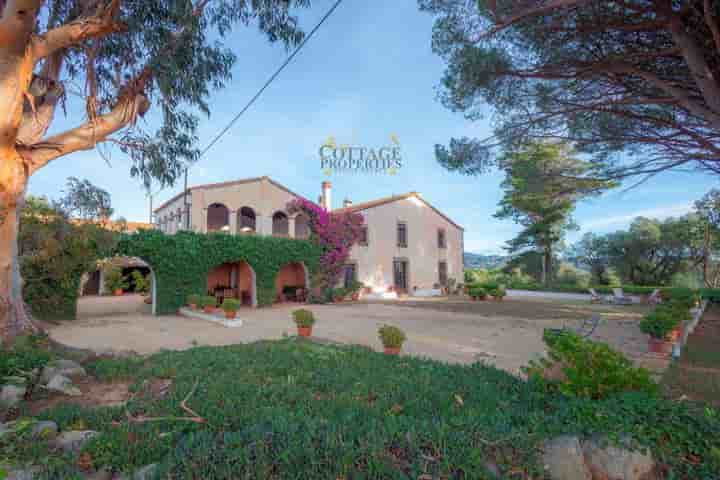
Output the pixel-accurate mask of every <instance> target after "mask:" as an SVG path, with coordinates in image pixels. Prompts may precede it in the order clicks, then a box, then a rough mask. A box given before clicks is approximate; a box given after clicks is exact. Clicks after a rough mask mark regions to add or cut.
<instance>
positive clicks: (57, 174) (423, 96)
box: [30, 0, 717, 253]
mask: <svg viewBox="0 0 720 480" xmlns="http://www.w3.org/2000/svg"><path fill="white" fill-rule="evenodd" d="M331 3H332V2H331V1H330V0H324V1H321V0H316V1H314V2H313V7H312V9H310V10H307V11H304V12H301V22H302V25H303V27H304V28H305V29H306V31H307V30H310V29H311V28H312V26H314V25H315V24H316V23H317V21H318V20H319V19H320V17H321V16H322V15H323V14H324V13H325V11H327V9H328V8H329V7H330V5H331ZM432 24H433V19H432V17H430V16H429V15H427V14H425V13H422V12H420V11H419V10H418V7H417V3H416V2H415V0H401V1H393V2H379V1H375V2H359V1H357V0H346V1H345V2H344V3H343V4H342V5H341V6H340V8H339V9H338V10H337V11H336V12H335V14H334V15H333V16H332V17H331V18H330V20H329V21H328V22H327V23H326V24H325V26H324V27H323V28H322V29H321V30H320V31H319V32H318V33H317V35H316V36H315V37H314V38H313V39H311V41H310V42H309V43H308V44H307V45H306V47H305V49H304V50H303V51H302V52H301V53H300V54H299V55H298V56H297V57H296V58H295V60H294V61H293V63H292V64H291V65H290V66H289V67H288V68H287V69H286V70H285V71H284V72H283V73H282V74H281V76H280V77H279V78H278V80H276V81H275V82H274V83H273V85H272V86H271V87H270V88H269V89H268V90H267V91H266V92H265V94H264V95H263V96H262V97H261V98H260V100H259V101H258V102H257V103H256V104H255V106H253V108H251V109H250V110H249V111H248V112H247V113H246V114H245V115H244V116H243V117H242V118H241V119H240V120H239V121H238V122H237V123H236V124H235V126H234V127H233V129H232V130H231V131H230V132H229V133H228V134H227V135H226V136H225V137H224V138H223V140H221V142H220V143H219V144H217V145H216V146H215V147H214V148H213V149H212V150H211V151H210V152H209V153H208V155H207V156H206V157H205V158H203V159H202V160H201V161H200V162H199V163H198V164H197V165H196V166H194V167H193V168H191V170H190V184H191V185H192V184H200V183H209V182H215V181H226V180H231V179H237V178H246V177H254V176H262V175H268V176H270V177H272V178H273V179H275V180H277V181H279V182H280V183H283V184H284V185H286V186H287V187H288V188H290V189H291V190H294V191H296V192H297V193H300V194H302V195H305V196H307V197H308V198H311V199H315V198H317V195H318V194H319V190H320V183H321V182H322V181H323V180H326V179H328V177H326V176H324V175H323V173H322V171H321V169H320V161H319V158H318V153H317V151H318V148H319V147H320V145H321V144H323V143H324V142H325V141H326V139H327V138H328V137H329V136H331V135H332V136H334V137H335V138H336V140H337V141H338V143H358V144H363V145H367V146H381V145H385V144H388V143H390V135H391V134H395V135H397V136H398V138H399V139H400V142H401V145H402V152H403V159H404V165H403V168H402V169H401V170H400V172H399V173H398V174H397V175H395V176H384V177H377V176H372V177H368V176H332V177H329V179H330V180H331V181H332V183H333V191H334V203H335V206H336V207H337V206H339V205H340V202H342V199H343V198H345V197H348V198H350V199H352V200H353V201H355V202H359V201H364V200H370V199H373V198H377V197H381V196H386V195H390V194H393V193H404V192H407V191H419V192H421V193H422V195H423V196H424V198H425V199H427V200H428V201H429V202H430V203H432V204H433V205H435V206H436V207H438V208H439V209H441V210H442V211H443V212H445V213H446V214H447V215H448V216H450V217H451V218H453V219H454V220H455V221H456V222H457V223H459V224H461V225H463V226H464V227H465V230H466V234H465V245H466V250H468V251H473V252H481V253H499V252H502V246H503V244H504V242H505V241H506V240H508V239H510V238H512V236H513V235H514V233H516V232H517V231H518V228H517V227H516V226H515V225H514V224H513V223H512V222H510V221H499V220H496V219H494V218H493V217H492V215H493V213H494V212H495V210H496V206H497V202H498V200H499V199H500V197H501V191H500V188H499V185H500V182H501V181H502V176H501V175H500V174H499V173H497V172H495V173H491V174H488V175H484V176H482V177H475V178H471V177H463V176H460V175H457V174H453V173H449V172H447V171H445V170H443V169H442V168H441V167H440V166H439V165H438V164H437V162H436V161H435V158H434V153H433V147H434V145H435V144H437V143H447V141H448V140H449V139H450V138H451V137H459V136H463V135H465V136H476V137H483V136H486V135H487V134H488V133H489V125H490V121H489V119H486V120H482V121H478V122H474V123H471V122H469V121H467V120H465V119H464V118H462V116H461V115H457V114H453V113H451V112H449V111H448V110H446V109H445V108H444V107H443V106H442V105H441V104H440V103H439V102H438V101H437V100H436V89H437V85H438V83H439V80H440V78H441V75H442V72H443V69H444V64H443V62H442V61H441V60H440V59H439V58H438V57H437V56H435V55H434V54H433V53H432V51H431V45H430V41H431V35H432ZM229 41H230V45H231V46H232V47H233V49H234V51H235V52H236V54H237V55H238V58H239V60H238V62H237V64H236V66H235V68H234V71H233V80H232V81H231V82H230V83H229V84H228V85H227V87H226V88H225V89H223V90H220V91H217V92H214V93H213V96H212V99H211V101H210V105H211V109H212V115H211V117H210V118H203V120H202V126H201V128H200V144H201V146H204V145H206V144H207V143H208V142H209V141H210V140H211V139H212V137H214V135H215V134H216V133H217V132H218V131H219V130H220V129H221V128H222V127H223V126H224V125H225V124H226V123H227V122H229V121H230V119H231V118H232V117H233V116H234V115H235V114H236V113H237V112H238V111H239V110H240V109H241V108H242V107H243V105H244V104H245V102H247V100H248V99H249V98H250V97H251V96H252V95H253V94H254V93H255V92H256V91H257V90H258V89H259V88H260V87H261V86H262V84H263V83H264V82H265V81H266V80H267V78H268V77H269V76H270V75H271V74H272V73H273V72H274V70H275V69H276V68H277V67H278V66H279V65H280V64H281V63H282V61H283V60H284V59H285V58H286V55H287V52H286V51H285V50H284V49H283V48H282V46H280V45H270V44H268V43H267V41H266V40H265V38H264V37H262V36H261V35H260V34H258V33H257V31H256V30H254V29H251V28H248V29H242V30H238V31H237V32H236V33H234V34H233V36H232V37H231V38H230V40H229ZM150 117H151V118H149V119H148V121H149V122H153V119H152V115H150ZM78 118H79V117H77V116H76V117H75V118H74V119H75V120H76V122H77V119H78ZM71 120H72V119H71ZM72 125H73V122H72V121H65V120H60V119H59V120H58V121H57V122H56V125H55V126H54V127H53V130H61V129H63V128H65V127H68V126H72ZM110 153H111V154H110V156H109V158H108V159H109V163H110V165H108V163H107V162H106V159H104V158H103V156H101V155H100V154H99V153H98V152H97V151H93V152H82V153H77V154H74V155H72V156H71V157H65V158H62V159H59V160H57V161H56V162H54V163H53V164H51V165H49V166H48V167H46V168H45V169H43V170H41V171H40V172H38V173H37V174H36V175H35V176H34V177H33V178H32V180H31V183H30V193H31V194H35V195H46V196H49V197H51V198H55V197H58V196H59V195H61V190H62V188H63V186H64V182H65V179H66V178H67V177H68V176H71V175H74V176H77V177H80V178H87V179H89V180H90V181H91V182H93V183H94V184H96V185H98V186H101V187H102V188H104V189H106V190H107V191H108V192H110V194H111V195H112V201H113V206H114V207H115V209H116V212H117V214H118V215H121V216H124V217H125V218H127V219H128V220H135V221H147V218H148V200H147V198H146V197H145V192H144V190H143V189H142V188H141V187H140V185H139V184H138V182H137V181H135V180H133V179H131V178H130V175H129V160H128V159H126V158H124V157H123V155H122V154H121V153H120V152H110ZM106 158H107V156H106ZM714 186H717V180H716V179H715V178H713V177H710V176H705V175H701V174H698V173H693V174H689V173H673V174H664V175H660V176H657V177H655V178H654V179H652V180H650V181H648V182H647V183H645V184H643V185H642V186H640V187H636V188H634V189H631V190H629V191H625V190H623V189H617V190H614V191H611V192H608V193H607V194H605V195H603V196H602V197H600V198H596V199H592V200H591V201H587V202H584V203H582V204H580V205H579V206H578V208H577V212H576V219H577V221H578V223H579V224H580V226H581V229H582V230H581V232H580V233H582V231H585V230H594V231H598V232H607V231H613V230H616V229H619V228H624V227H626V226H627V225H628V223H629V222H630V221H631V220H632V218H634V217H635V216H638V215H644V216H651V217H659V218H664V217H667V216H671V215H680V214H683V213H685V212H687V211H688V210H689V209H690V207H691V205H692V202H693V201H694V200H696V199H698V198H699V197H701V196H702V195H703V193H705V192H706V191H707V190H709V189H710V188H712V187H714ZM181 188H182V187H181V185H178V186H176V187H175V188H170V189H168V190H165V191H163V192H161V193H160V194H159V195H158V196H157V198H156V200H155V202H156V203H155V204H156V205H158V204H159V203H160V202H162V201H163V200H166V199H168V198H170V197H171V196H172V195H174V194H175V193H177V192H178V191H180V189H181ZM580 233H575V234H572V235H571V236H570V238H569V240H570V241H572V240H574V239H576V238H577V237H578V235H579V234H580Z"/></svg>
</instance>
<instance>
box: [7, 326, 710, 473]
mask: <svg viewBox="0 0 720 480" xmlns="http://www.w3.org/2000/svg"><path fill="white" fill-rule="evenodd" d="M89 370H90V371H91V373H92V374H93V375H94V376H96V377H97V378H99V379H102V380H104V381H111V380H117V379H121V378H126V379H130V380H131V381H132V386H131V389H130V390H131V391H132V392H133V393H132V400H131V401H130V402H129V404H128V409H127V411H126V410H125V408H124V407H111V408H95V409H90V408H83V407H79V406H69V405H58V406H54V407H52V408H51V409H49V410H45V411H43V412H42V413H39V414H38V415H37V417H38V418H42V419H53V420H55V421H56V422H58V424H59V426H60V428H61V430H67V429H86V428H88V429H93V430H98V431H100V432H102V435H101V436H99V437H97V438H96V439H94V440H92V441H91V442H90V443H89V444H88V445H87V446H86V447H85V450H84V453H85V455H84V456H83V457H82V458H83V462H84V463H86V464H87V463H91V464H92V465H93V466H95V467H102V466H105V467H110V468H111V469H113V470H115V471H130V470H132V469H133V468H135V467H140V466H143V465H147V464H149V463H154V462H157V463H159V464H160V471H159V472H158V474H159V475H160V476H158V477H157V478H173V479H175V478H177V479H180V478H188V479H189V478H197V479H205V480H210V479H240V478H248V479H280V478H283V479H285V478H294V479H311V478H312V479H315V478H318V479H344V480H351V479H364V478H373V479H406V478H408V479H418V478H423V479H435V478H437V479H448V478H458V479H460V478H463V479H464V478H468V479H469V478H473V479H477V478H493V477H492V476H491V475H490V474H489V472H488V471H487V470H486V466H487V465H488V464H489V463H488V462H492V463H493V464H495V465H497V466H498V467H499V469H500V471H501V472H502V474H503V475H504V476H506V477H507V478H531V477H532V478H536V479H537V478H541V477H542V466H541V465H540V464H539V461H538V447H539V446H540V445H541V444H542V442H543V440H545V439H548V438H552V437H555V436H557V435H559V434H563V433H574V434H581V435H591V434H609V435H610V436H611V437H612V436H616V435H620V434H623V433H628V434H631V435H633V436H634V437H635V438H636V439H637V440H638V441H639V442H640V444H642V445H644V446H648V447H650V448H651V449H652V451H653V453H654V455H655V456H656V458H659V459H660V462H661V465H662V469H663V471H664V472H665V473H666V476H667V477H668V478H714V475H715V474H717V472H718V471H720V418H718V416H717V414H714V413H713V412H712V411H709V412H705V413H702V414H696V413H692V412H691V411H689V410H688V409H687V407H686V406H685V405H684V404H683V403H673V402H670V401H667V400H664V399H661V398H655V397H649V396H645V395H639V394H625V395H622V396H619V397H615V398H611V399H608V400H603V401H590V400H581V399H572V398H567V397H561V396H558V395H554V394H553V395H551V394H548V393H545V392H544V391H543V390H542V389H541V388H539V386H537V385H531V384H528V383H526V382H523V381H521V380H519V379H518V378H516V377H513V376H511V375H509V374H507V373H505V372H502V371H500V370H497V369H494V368H491V367H487V366H483V365H480V364H476V365H472V366H463V365H450V364H445V363H440V362H435V361H431V360H423V359H416V358H407V357H400V358H392V357H387V356H384V355H382V354H379V353H374V352H371V351H369V350H367V349H364V348H360V347H339V346H330V345H320V344H317V343H312V342H306V341H298V340H294V339H288V340H283V341H278V342H262V343H255V344H250V345H237V346H231V347H199V348H194V349H192V350H188V351H183V352H164V353H160V354H157V355H154V356H152V357H149V358H147V359H135V360H100V361H97V362H96V363H94V364H91V365H89ZM158 385H165V386H167V387H169V388H167V389H164V388H158ZM194 387H196V389H195V390H194V392H193V389H194ZM165 390H166V393H165V394H163V391H165ZM191 392H193V394H192V395H191V396H189V398H188V400H187V404H186V405H187V407H189V408H190V409H191V410H192V411H194V412H196V413H197V414H198V415H200V416H201V417H203V418H204V419H205V420H206V423H193V422H189V421H184V420H182V418H183V417H187V416H188V415H190V414H189V413H188V412H187V411H186V410H183V409H182V408H180V404H181V402H182V401H183V399H185V398H186V397H187V396H188V394H190V393H191ZM21 413H22V412H21ZM27 413H28V412H25V414H27ZM128 413H129V414H130V415H131V417H132V418H135V419H138V418H148V417H173V418H167V419H165V420H160V421H148V422H144V423H135V422H130V421H128ZM53 455H55V454H53ZM0 456H3V457H5V458H7V459H11V460H15V461H22V460H31V459H34V460H35V461H37V460H38V459H45V460H44V463H45V464H46V465H47V466H46V473H45V475H46V477H47V478H63V479H66V478H74V477H73V475H74V473H73V472H74V471H75V468H77V467H76V465H77V458H72V457H69V456H68V457H62V456H51V455H49V452H48V451H47V449H46V447H45V446H44V444H43V442H28V443H21V442H12V443H10V444H8V443H7V441H6V443H3V441H2V439H1V437H0ZM671 475H674V476H671Z"/></svg>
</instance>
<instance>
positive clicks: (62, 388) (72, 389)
mask: <svg viewBox="0 0 720 480" xmlns="http://www.w3.org/2000/svg"><path fill="white" fill-rule="evenodd" d="M46 387H47V389H48V390H50V391H51V392H59V393H63V394H65V395H71V396H74V397H76V396H79V395H82V392H81V391H80V389H79V388H77V387H76V386H75V385H73V383H72V381H71V380H70V379H69V378H68V377H66V376H65V375H62V374H59V373H58V374H56V375H55V376H53V377H52V378H51V379H50V381H49V382H47V385H46Z"/></svg>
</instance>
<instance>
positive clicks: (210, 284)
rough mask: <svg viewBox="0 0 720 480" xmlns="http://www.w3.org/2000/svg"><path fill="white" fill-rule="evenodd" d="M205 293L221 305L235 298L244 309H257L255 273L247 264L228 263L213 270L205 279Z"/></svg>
mask: <svg viewBox="0 0 720 480" xmlns="http://www.w3.org/2000/svg"><path fill="white" fill-rule="evenodd" d="M207 290H208V291H207V293H208V295H212V296H214V297H215V298H216V299H217V304H218V305H222V302H223V301H224V300H225V299H226V298H235V299H237V300H240V303H241V304H242V305H243V306H246V307H257V291H256V286H255V271H254V270H253V269H252V267H251V266H250V264H249V263H247V262H228V263H223V264H222V265H218V266H217V267H215V268H213V269H212V270H211V271H210V273H208V277H207Z"/></svg>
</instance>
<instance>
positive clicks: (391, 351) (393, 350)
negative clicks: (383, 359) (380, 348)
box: [385, 347, 401, 355]
mask: <svg viewBox="0 0 720 480" xmlns="http://www.w3.org/2000/svg"><path fill="white" fill-rule="evenodd" d="M400 348H401V347H385V354H386V355H400Z"/></svg>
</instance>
